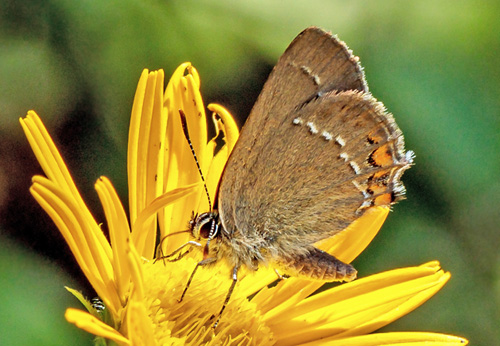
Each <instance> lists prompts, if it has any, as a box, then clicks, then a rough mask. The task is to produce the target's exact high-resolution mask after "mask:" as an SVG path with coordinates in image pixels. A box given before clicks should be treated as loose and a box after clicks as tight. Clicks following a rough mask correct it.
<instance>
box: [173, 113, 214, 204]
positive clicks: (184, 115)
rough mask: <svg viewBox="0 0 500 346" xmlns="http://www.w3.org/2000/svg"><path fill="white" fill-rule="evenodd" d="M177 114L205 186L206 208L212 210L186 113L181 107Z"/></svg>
mask: <svg viewBox="0 0 500 346" xmlns="http://www.w3.org/2000/svg"><path fill="white" fill-rule="evenodd" d="M179 114H180V116H181V123H182V130H183V131H184V137H186V140H187V142H188V144H189V148H190V149H191V153H192V154H193V158H194V161H195V162H196V167H198V172H199V173H200V177H201V180H202V181H203V187H204V188H205V194H206V195H207V200H208V209H209V210H210V211H212V201H211V200H210V195H209V194H208V187H207V183H206V181H205V177H204V176H203V172H202V171H201V167H200V162H199V161H198V157H197V156H196V152H195V151H194V148H193V143H192V142H191V137H189V131H188V126H187V121H186V114H184V111H183V110H182V109H179Z"/></svg>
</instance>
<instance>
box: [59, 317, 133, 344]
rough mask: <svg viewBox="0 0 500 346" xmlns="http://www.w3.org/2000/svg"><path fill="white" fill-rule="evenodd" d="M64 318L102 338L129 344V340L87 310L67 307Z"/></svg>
mask: <svg viewBox="0 0 500 346" xmlns="http://www.w3.org/2000/svg"><path fill="white" fill-rule="evenodd" d="M64 317H65V318H66V320H67V321H68V322H70V323H73V324H74V325H76V326H77V327H78V328H81V329H83V330H85V331H87V332H89V333H91V334H94V335H97V336H102V337H103V338H106V339H109V340H112V341H114V342H116V343H118V344H119V345H130V344H131V343H130V341H129V340H128V339H127V338H126V337H124V336H123V335H122V334H120V333H119V332H118V331H117V330H116V329H114V328H112V327H110V326H108V325H107V324H106V323H104V322H102V321H101V320H99V319H98V318H96V317H94V316H92V315H91V314H89V313H88V312H85V311H81V310H77V309H72V308H69V309H67V310H66V313H65V314H64Z"/></svg>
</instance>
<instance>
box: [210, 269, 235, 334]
mask: <svg viewBox="0 0 500 346" xmlns="http://www.w3.org/2000/svg"><path fill="white" fill-rule="evenodd" d="M239 268H240V265H239V264H237V265H235V266H234V268H233V282H232V283H231V287H229V291H228V292H227V295H226V299H225V300H224V304H222V308H221V309H220V312H219V316H218V317H217V321H215V323H214V325H213V328H214V329H215V328H217V325H218V324H219V321H220V317H221V315H222V312H223V311H224V310H225V309H226V305H227V303H229V299H230V298H231V295H232V294H233V291H234V287H235V286H236V283H237V282H238V269H239Z"/></svg>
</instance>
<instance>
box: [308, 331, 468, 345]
mask: <svg viewBox="0 0 500 346" xmlns="http://www.w3.org/2000/svg"><path fill="white" fill-rule="evenodd" d="M468 343H469V342H468V341H467V340H466V339H464V338H459V337H457V336H452V335H446V334H438V333H424V332H393V333H375V334H370V335H360V336H355V337H350V338H345V339H334V340H329V339H323V340H321V341H314V342H310V343H306V344H302V345H301V346H313V345H325V346H392V345H394V346H421V345H426V346H456V345H467V344H468Z"/></svg>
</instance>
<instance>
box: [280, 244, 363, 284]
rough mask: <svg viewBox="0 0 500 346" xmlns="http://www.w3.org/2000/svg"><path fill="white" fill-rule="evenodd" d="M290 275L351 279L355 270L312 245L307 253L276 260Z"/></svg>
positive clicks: (353, 277) (341, 279)
mask: <svg viewBox="0 0 500 346" xmlns="http://www.w3.org/2000/svg"><path fill="white" fill-rule="evenodd" d="M278 264H279V265H281V266H282V267H283V268H284V269H285V270H286V271H287V272H289V273H290V275H291V276H299V277H306V278H310V279H314V280H321V281H351V280H354V279H355V278H356V274H357V271H356V269H354V267H353V266H352V265H350V264H347V263H344V262H342V261H341V260H339V259H337V258H335V257H334V256H332V255H330V254H329V253H327V252H325V251H322V250H319V249H317V248H315V247H312V248H311V249H310V250H309V252H308V253H305V254H300V255H294V256H289V257H287V258H282V259H280V260H279V261H278Z"/></svg>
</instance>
